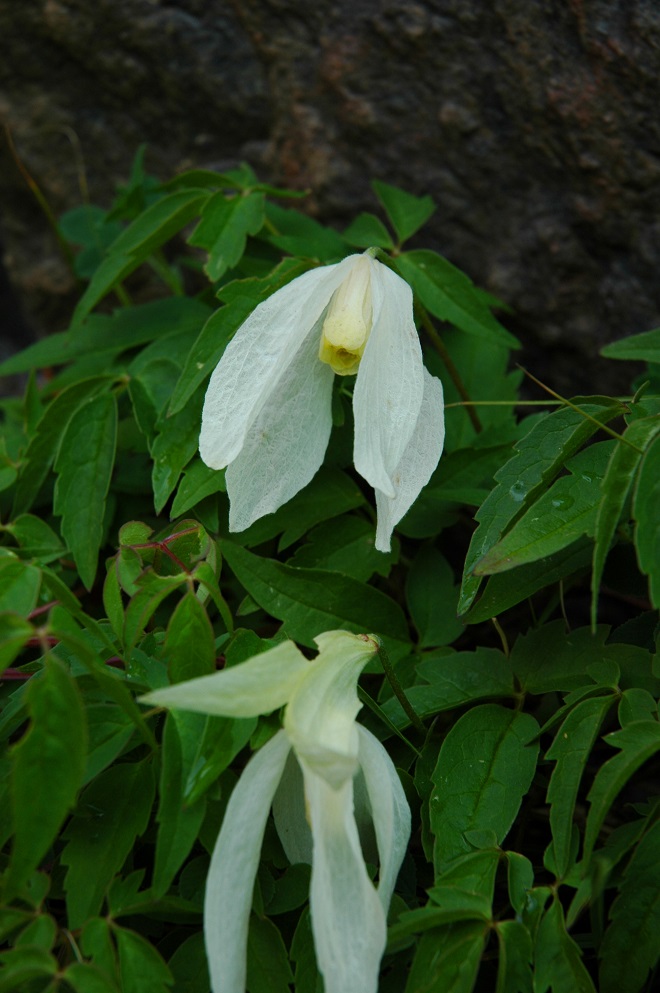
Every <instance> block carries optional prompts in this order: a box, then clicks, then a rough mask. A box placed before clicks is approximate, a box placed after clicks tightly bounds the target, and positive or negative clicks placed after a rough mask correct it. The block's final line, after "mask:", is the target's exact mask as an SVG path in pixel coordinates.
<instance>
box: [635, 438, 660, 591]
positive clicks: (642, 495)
mask: <svg viewBox="0 0 660 993" xmlns="http://www.w3.org/2000/svg"><path fill="white" fill-rule="evenodd" d="M633 515H634V517H635V521H636V527H635V548H636V549H637V561H638V563H639V567H640V569H641V570H642V572H643V573H645V574H646V575H647V576H648V577H649V591H650V594H651V601H652V603H653V605H654V606H655V607H660V435H656V436H655V438H654V440H653V441H652V443H651V444H650V445H649V447H648V448H647V449H646V452H645V453H644V457H643V458H642V463H641V466H640V470H639V476H638V477H637V485H636V487H635V497H634V501H633Z"/></svg>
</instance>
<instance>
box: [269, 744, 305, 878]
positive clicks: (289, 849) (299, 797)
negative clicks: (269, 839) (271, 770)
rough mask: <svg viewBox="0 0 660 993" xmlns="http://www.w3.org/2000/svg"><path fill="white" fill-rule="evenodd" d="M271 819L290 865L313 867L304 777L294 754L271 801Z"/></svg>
mask: <svg viewBox="0 0 660 993" xmlns="http://www.w3.org/2000/svg"><path fill="white" fill-rule="evenodd" d="M273 818H274V820H275V827H276V828H277V834H278V836H279V839H280V841H281V842H282V848H283V849H284V853H285V855H286V857H287V858H288V860H289V862H290V863H291V865H295V863H296V862H306V863H307V865H311V864H312V832H311V829H310V826H309V822H308V820H307V810H306V808H305V790H304V787H303V775H302V770H301V768H300V765H299V764H298V760H297V759H296V757H295V755H294V753H293V752H291V753H290V754H289V757H288V759H287V762H286V765H285V767H284V772H283V773H282V778H281V780H280V785H279V786H278V787H277V793H276V794H275V797H274V799H273Z"/></svg>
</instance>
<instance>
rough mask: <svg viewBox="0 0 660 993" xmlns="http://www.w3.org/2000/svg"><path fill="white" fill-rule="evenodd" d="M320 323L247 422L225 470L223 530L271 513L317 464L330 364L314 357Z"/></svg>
mask: <svg viewBox="0 0 660 993" xmlns="http://www.w3.org/2000/svg"><path fill="white" fill-rule="evenodd" d="M320 334H321V322H320V321H317V323H316V325H315V332H313V333H312V334H310V335H309V336H308V337H307V338H306V340H305V341H304V342H303V343H302V345H301V346H300V348H299V350H298V352H297V354H296V355H295V356H294V358H293V360H292V361H291V362H290V363H289V365H288V367H287V369H286V371H285V372H284V374H283V375H282V376H281V377H280V379H279V380H278V382H277V384H276V386H275V388H274V389H273V390H272V392H271V394H270V396H269V397H268V400H267V401H266V403H265V404H264V405H263V406H262V408H261V410H260V411H259V414H258V416H257V417H256V418H255V420H254V421H253V423H252V424H251V425H250V427H249V430H248V432H247V434H246V436H245V441H244V444H243V448H242V449H241V451H240V453H239V454H238V455H237V456H236V458H235V459H234V461H233V462H232V463H231V465H230V466H229V468H228V469H227V473H226V477H225V478H226V481H227V492H228V494H229V501H230V508H229V530H230V531H243V530H244V529H245V528H247V527H249V526H250V524H252V523H253V521H256V520H258V518H260V517H263V516H264V514H272V513H273V511H275V510H277V508H278V507H281V506H282V504H284V503H286V502H287V500H290V499H291V497H292V496H295V494H296V493H297V492H298V491H299V490H301V489H302V488H303V487H304V486H306V485H307V483H309V482H310V480H311V479H312V477H313V476H314V475H315V474H316V472H317V470H318V469H319V468H320V466H321V463H322V462H323V458H324V456H325V450H326V448H327V447H328V440H329V438H330V432H331V430H332V383H333V380H334V374H333V372H332V369H331V368H330V366H328V365H326V364H325V363H323V362H319V359H318V349H319V346H318V339H319V336H320Z"/></svg>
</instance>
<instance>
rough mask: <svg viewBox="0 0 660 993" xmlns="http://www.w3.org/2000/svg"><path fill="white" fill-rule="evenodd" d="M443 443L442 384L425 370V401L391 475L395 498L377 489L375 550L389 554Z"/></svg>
mask: <svg viewBox="0 0 660 993" xmlns="http://www.w3.org/2000/svg"><path fill="white" fill-rule="evenodd" d="M444 442H445V413H444V407H443V395H442V383H441V382H440V380H439V379H436V378H435V376H432V375H431V374H430V373H429V372H427V371H426V369H424V397H423V400H422V406H421V409H420V411H419V417H418V418H417V423H416V425H415V430H414V432H413V435H412V437H411V439H410V441H409V443H408V447H407V448H406V450H405V452H404V453H403V455H402V456H401V460H400V461H399V464H398V465H397V467H396V469H395V471H394V472H393V473H392V481H393V483H394V487H395V494H394V496H392V497H390V496H388V495H387V493H385V492H384V491H382V490H380V489H379V488H376V510H377V511H378V525H377V528H376V548H377V549H378V551H379V552H389V550H390V542H391V539H392V531H393V529H394V526H395V524H398V522H399V521H400V520H401V518H402V517H403V515H404V514H405V513H407V511H408V510H409V509H410V507H411V506H412V504H413V503H414V502H415V500H416V499H417V497H418V496H419V493H420V490H421V489H422V487H423V486H426V484H427V483H428V481H429V479H430V478H431V475H432V473H433V470H434V469H435V467H436V465H437V464H438V460H439V458H440V455H441V454H442V447H443V445H444Z"/></svg>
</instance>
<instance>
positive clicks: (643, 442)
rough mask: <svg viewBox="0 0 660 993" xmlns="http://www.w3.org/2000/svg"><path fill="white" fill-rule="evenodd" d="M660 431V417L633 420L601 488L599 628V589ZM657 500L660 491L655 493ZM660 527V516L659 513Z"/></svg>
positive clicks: (594, 580) (595, 580) (594, 594)
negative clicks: (640, 467)
mask: <svg viewBox="0 0 660 993" xmlns="http://www.w3.org/2000/svg"><path fill="white" fill-rule="evenodd" d="M658 431H660V418H658V417H644V418H642V419H641V420H638V421H633V422H632V424H630V425H629V426H628V427H627V428H626V430H625V432H624V434H623V438H622V440H621V441H618V442H617V443H616V446H615V448H614V451H613V452H612V455H611V457H610V461H609V463H608V466H607V471H606V472H605V475H604V477H603V482H602V484H601V489H602V491H603V496H602V499H601V502H600V505H599V507H598V513H597V515H596V525H595V528H594V558H593V568H592V575H591V624H592V627H595V625H596V621H597V611H598V590H599V587H600V580H601V577H602V575H603V569H604V567H605V559H606V558H607V553H608V552H609V549H610V545H611V543H612V538H613V537H614V531H615V529H616V526H617V524H618V522H619V518H620V517H621V512H622V510H623V505H624V503H625V502H626V498H627V496H628V492H629V490H630V485H631V483H632V480H633V476H634V474H635V471H636V469H637V466H638V465H639V462H640V460H641V458H642V456H643V453H644V450H645V449H646V448H647V446H648V445H649V443H650V442H651V440H652V439H653V437H654V436H655V435H656V433H657V432H658ZM655 497H656V500H657V497H658V494H656V495H655ZM659 527H660V516H659Z"/></svg>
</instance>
